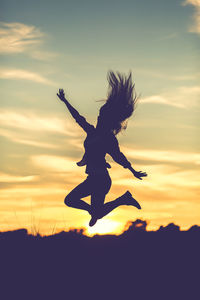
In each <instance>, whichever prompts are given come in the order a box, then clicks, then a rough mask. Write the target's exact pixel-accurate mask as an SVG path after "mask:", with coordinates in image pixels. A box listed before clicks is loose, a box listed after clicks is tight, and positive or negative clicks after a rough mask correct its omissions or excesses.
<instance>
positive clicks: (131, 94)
mask: <svg viewBox="0 0 200 300" xmlns="http://www.w3.org/2000/svg"><path fill="white" fill-rule="evenodd" d="M108 83H109V89H108V97H107V100H106V103H105V104H104V105H103V106H102V107H101V108H100V111H99V117H98V123H97V126H98V127H100V128H103V129H105V130H111V131H112V132H113V133H114V134H118V133H119V132H120V131H121V130H122V129H125V128H126V120H127V119H128V118H129V117H130V116H131V115H132V114H133V112H134V110H135V104H136V102H137V96H136V93H135V90H134V87H135V86H134V84H133V83H132V77H131V73H130V74H129V75H128V76H125V75H123V74H120V73H119V72H117V73H116V74H115V73H114V72H112V71H109V72H108Z"/></svg>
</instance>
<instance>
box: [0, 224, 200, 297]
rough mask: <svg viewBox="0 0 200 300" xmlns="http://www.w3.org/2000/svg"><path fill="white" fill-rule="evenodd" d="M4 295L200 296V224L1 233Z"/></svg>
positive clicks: (0, 266)
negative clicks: (94, 232) (112, 231)
mask: <svg viewBox="0 0 200 300" xmlns="http://www.w3.org/2000/svg"><path fill="white" fill-rule="evenodd" d="M0 253H1V255H0V276H1V281H0V282H1V289H0V299H2V300H6V299H9V300H14V299H19V300H21V299H27V300H29V299H31V300H32V299H39V300H40V299H45V300H46V299H56V300H57V299H58V300H60V299H69V300H71V299H72V300H73V299H75V300H76V299H83V300H85V299H125V300H126V299H131V300H132V299H148V300H151V299H160V300H162V299H170V300H171V299H172V300H174V299H177V300H179V299H180V300H181V299H188V300H196V299H197V300H199V299H200V259H199V255H200V227H198V226H196V225H195V226H193V227H191V228H190V229H189V230H188V231H180V230H179V227H178V226H176V225H174V224H169V225H168V226H166V227H162V226H161V228H160V229H159V230H158V231H156V232H153V231H146V222H145V221H141V220H137V221H135V222H132V223H130V227H129V229H128V230H127V231H125V232H124V233H123V234H121V235H120V236H115V235H105V236H94V237H92V238H90V237H87V236H85V235H84V234H83V231H76V230H72V231H69V232H61V233H59V234H56V235H52V236H47V237H41V236H39V235H38V236H32V235H28V234H27V231H26V230H25V229H21V230H16V231H10V232H2V233H0Z"/></svg>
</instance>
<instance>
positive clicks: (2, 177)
mask: <svg viewBox="0 0 200 300" xmlns="http://www.w3.org/2000/svg"><path fill="white" fill-rule="evenodd" d="M36 178H37V176H34V175H29V176H15V175H10V174H6V173H0V182H30V181H33V180H34V179H36Z"/></svg>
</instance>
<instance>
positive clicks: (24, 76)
mask: <svg viewBox="0 0 200 300" xmlns="http://www.w3.org/2000/svg"><path fill="white" fill-rule="evenodd" d="M0 78H1V79H14V80H29V81H33V82H37V83H41V84H46V85H53V86H56V83H55V82H53V81H51V80H49V79H47V78H45V77H44V76H42V75H40V74H38V73H34V72H30V71H27V70H21V69H0Z"/></svg>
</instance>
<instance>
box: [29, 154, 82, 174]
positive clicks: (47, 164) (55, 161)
mask: <svg viewBox="0 0 200 300" xmlns="http://www.w3.org/2000/svg"><path fill="white" fill-rule="evenodd" d="M31 160H32V162H33V164H34V165H37V166H39V167H40V168H45V169H48V170H51V171H54V172H70V171H73V172H76V171H77V170H79V167H78V166H76V162H75V161H74V160H72V159H69V158H63V157H60V156H53V155H35V156H32V158H31Z"/></svg>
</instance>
